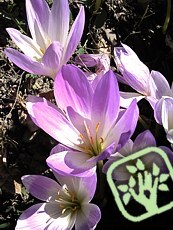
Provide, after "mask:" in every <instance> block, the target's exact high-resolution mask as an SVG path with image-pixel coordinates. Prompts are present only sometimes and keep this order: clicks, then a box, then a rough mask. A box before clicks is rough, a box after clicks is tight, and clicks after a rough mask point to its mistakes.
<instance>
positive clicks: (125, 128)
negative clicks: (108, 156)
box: [105, 99, 139, 151]
mask: <svg viewBox="0 0 173 230" xmlns="http://www.w3.org/2000/svg"><path fill="white" fill-rule="evenodd" d="M138 117H139V109H138V107H137V103H136V100H135V99H134V101H133V102H132V103H131V105H130V106H129V107H128V109H127V110H126V111H125V112H124V113H123V115H122V116H121V118H120V119H119V120H118V122H117V124H115V126H114V127H113V128H112V130H111V131H110V133H109V135H108V136H107V138H106V140H105V143H106V144H107V145H109V144H110V143H113V142H114V144H115V148H117V147H118V149H117V151H118V150H119V149H120V148H122V147H123V145H124V144H125V143H126V142H127V141H128V140H129V138H130V137H131V135H132V134H133V132H134V130H135V128H136V125H137V121H138Z"/></svg>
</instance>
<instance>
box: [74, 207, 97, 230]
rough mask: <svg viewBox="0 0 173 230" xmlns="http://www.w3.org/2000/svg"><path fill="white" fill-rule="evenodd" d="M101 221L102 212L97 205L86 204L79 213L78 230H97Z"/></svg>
mask: <svg viewBox="0 0 173 230" xmlns="http://www.w3.org/2000/svg"><path fill="white" fill-rule="evenodd" d="M100 219H101V212H100V209H99V207H98V206H97V205H95V204H84V205H82V207H81V210H80V211H78V213H77V217H76V223H75V229H76V230H91V229H95V228H96V225H97V223H98V222H99V221H100Z"/></svg>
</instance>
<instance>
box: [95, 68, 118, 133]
mask: <svg viewBox="0 0 173 230" xmlns="http://www.w3.org/2000/svg"><path fill="white" fill-rule="evenodd" d="M119 103H120V96H119V88H118V83H117V80H116V78H115V75H114V73H113V72H112V71H111V70H110V71H108V72H107V73H106V74H104V75H103V76H102V78H101V80H100V81H99V83H98V84H97V87H96V89H95V91H94V97H93V102H92V109H91V111H92V113H91V120H92V123H93V126H94V127H96V126H97V124H98V123H100V128H99V129H103V130H99V131H98V132H102V133H104V135H106V134H107V133H108V132H109V129H110V128H111V126H112V125H113V124H114V122H115V121H116V119H117V116H118V112H119Z"/></svg>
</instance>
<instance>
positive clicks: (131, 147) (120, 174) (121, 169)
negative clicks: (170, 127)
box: [103, 130, 173, 181]
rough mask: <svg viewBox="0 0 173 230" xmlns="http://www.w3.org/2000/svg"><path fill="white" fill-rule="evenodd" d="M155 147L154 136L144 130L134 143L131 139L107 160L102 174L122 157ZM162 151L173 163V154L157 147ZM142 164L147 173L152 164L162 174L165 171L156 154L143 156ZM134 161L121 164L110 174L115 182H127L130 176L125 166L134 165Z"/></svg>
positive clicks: (167, 149)
mask: <svg viewBox="0 0 173 230" xmlns="http://www.w3.org/2000/svg"><path fill="white" fill-rule="evenodd" d="M155 146H156V141H155V138H154V136H153V135H152V133H151V132H150V131H149V130H146V131H144V132H142V133H140V134H139V135H138V136H137V137H136V139H135V141H134V142H133V141H132V140H131V139H129V141H128V142H127V143H126V144H125V145H124V146H123V148H122V149H120V150H119V151H118V152H116V153H115V154H113V155H112V156H110V158H109V160H108V161H107V162H106V163H105V165H104V166H103V172H104V173H106V172H107V170H108V168H109V166H110V165H111V164H112V163H113V162H115V161H117V160H120V159H121V158H123V157H126V156H129V155H131V154H133V153H135V152H138V151H139V150H142V149H144V148H147V147H155ZM159 148H161V149H162V150H164V151H165V153H167V154H168V157H169V159H170V160H171V161H172V162H173V152H172V151H171V150H170V149H169V148H167V147H165V146H159ZM141 160H142V162H143V163H144V165H145V168H146V169H147V170H148V171H151V170H152V166H153V163H155V164H157V166H159V168H160V169H161V170H162V171H163V172H164V170H165V168H164V167H165V163H164V161H163V159H162V157H160V156H158V154H156V153H149V154H147V155H144V156H143V157H141ZM135 163H136V162H135V161H129V162H127V163H126V164H122V165H120V166H118V167H117V168H116V169H115V170H114V171H113V174H112V177H113V178H114V179H116V180H117V181H123V180H128V179H129V178H130V176H131V174H130V173H129V172H128V170H127V169H126V167H125V166H126V165H135Z"/></svg>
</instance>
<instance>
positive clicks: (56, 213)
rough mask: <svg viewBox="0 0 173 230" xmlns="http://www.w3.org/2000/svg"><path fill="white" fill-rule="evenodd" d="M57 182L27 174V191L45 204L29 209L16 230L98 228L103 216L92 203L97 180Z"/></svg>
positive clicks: (24, 178)
mask: <svg viewBox="0 0 173 230" xmlns="http://www.w3.org/2000/svg"><path fill="white" fill-rule="evenodd" d="M55 176H56V179H57V180H58V182H59V183H57V182H56V181H55V180H53V179H50V178H48V177H45V176H39V175H27V176H24V177H22V182H23V184H24V185H25V187H26V188H27V190H28V191H29V192H30V193H31V194H32V195H33V196H34V197H36V198H37V199H39V200H41V201H43V202H42V203H38V204H35V205H33V206H31V207H30V208H28V209H27V210H25V211H24V212H23V213H22V215H21V216H20V217H19V219H18V221H17V225H16V228H15V229H16V230H20V229H25V230H33V229H36V230H53V229H57V230H58V229H59V230H70V229H72V228H73V226H75V229H76V230H90V229H95V227H96V225H97V223H98V222H99V220H100V217H101V213H100V209H99V208H98V206H97V205H95V204H91V203H89V202H90V201H91V200H92V198H93V196H94V193H95V190H96V181H97V177H96V175H95V174H94V175H93V176H91V177H86V178H84V177H83V178H80V177H77V178H76V177H67V176H66V177H65V176H64V177H63V176H60V175H58V174H55Z"/></svg>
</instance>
